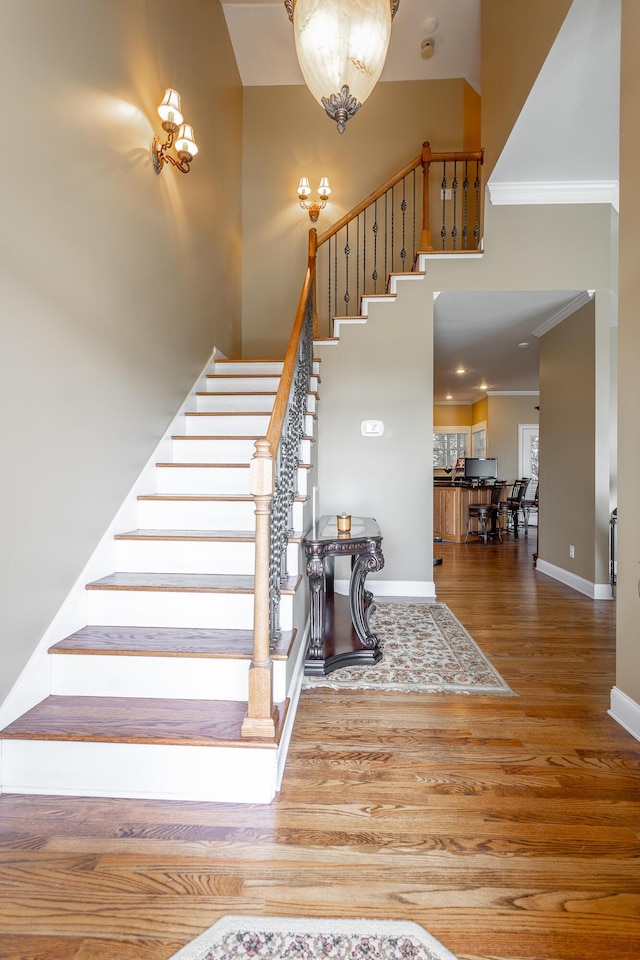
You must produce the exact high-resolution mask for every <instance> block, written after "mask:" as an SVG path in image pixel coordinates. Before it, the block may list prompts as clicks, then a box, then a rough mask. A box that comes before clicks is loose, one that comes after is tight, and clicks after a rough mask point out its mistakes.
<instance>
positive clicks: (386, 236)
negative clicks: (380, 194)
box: [384, 190, 389, 277]
mask: <svg viewBox="0 0 640 960" xmlns="http://www.w3.org/2000/svg"><path fill="white" fill-rule="evenodd" d="M388 200H389V191H388V190H387V192H386V193H385V195H384V275H385V277H386V276H387V274H388V273H389V271H388V269H387V261H388V250H389V212H388V206H389V204H388Z"/></svg>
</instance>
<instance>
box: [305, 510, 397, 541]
mask: <svg viewBox="0 0 640 960" xmlns="http://www.w3.org/2000/svg"><path fill="white" fill-rule="evenodd" d="M381 537H382V534H381V532H380V527H379V526H378V521H377V520H376V519H375V518H374V517H351V530H350V531H349V533H340V532H339V531H338V518H337V517H336V516H335V514H333V515H327V516H324V517H320V519H319V520H317V521H316V523H315V524H314V526H313V527H312V528H311V530H310V531H309V533H308V534H307V535H306V537H305V538H304V542H305V543H317V544H323V543H332V542H334V541H337V540H339V541H340V542H346V543H360V542H362V541H364V540H373V539H381Z"/></svg>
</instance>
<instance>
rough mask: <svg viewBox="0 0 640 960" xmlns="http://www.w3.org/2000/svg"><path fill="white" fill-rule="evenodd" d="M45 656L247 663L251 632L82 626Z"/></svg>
mask: <svg viewBox="0 0 640 960" xmlns="http://www.w3.org/2000/svg"><path fill="white" fill-rule="evenodd" d="M295 635H296V631H295V630H283V631H282V636H281V637H280V639H279V640H278V643H277V644H276V647H275V649H274V651H273V653H272V654H271V656H272V658H273V659H274V660H286V659H287V658H288V656H289V654H290V651H291V648H292V645H293V641H294V639H295ZM49 653H52V654H76V655H77V654H84V655H87V656H95V655H98V656H120V657H133V656H144V657H203V658H216V659H239V660H249V659H251V656H252V654H253V630H235V629H226V630H224V629H215V630H213V629H208V628H205V627H112V626H108V627H103V626H86V627H82V629H81V630H76V632H75V633H72V634H71V635H70V636H69V637H65V639H64V640H60V641H59V642H58V643H55V644H53V646H51V647H49Z"/></svg>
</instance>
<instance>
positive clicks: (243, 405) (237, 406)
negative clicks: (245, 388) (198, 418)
mask: <svg viewBox="0 0 640 960" xmlns="http://www.w3.org/2000/svg"><path fill="white" fill-rule="evenodd" d="M206 399H207V408H208V409H209V410H212V411H219V412H220V413H235V412H237V411H241V410H245V411H247V412H248V413H258V412H259V411H262V412H263V413H269V414H270V413H271V411H272V410H273V402H274V400H275V394H274V393H265V394H264V395H263V394H260V393H229V394H223V393H220V394H215V393H212V394H211V396H207V398H206ZM186 419H187V420H192V419H193V417H186ZM185 432H186V433H189V430H186V431H185Z"/></svg>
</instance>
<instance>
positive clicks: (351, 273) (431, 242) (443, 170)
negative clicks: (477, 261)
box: [316, 143, 484, 336]
mask: <svg viewBox="0 0 640 960" xmlns="http://www.w3.org/2000/svg"><path fill="white" fill-rule="evenodd" d="M483 155H484V152H483V151H482V150H472V151H461V152H449V153H433V152H432V150H431V146H430V144H429V143H425V144H423V147H422V153H421V154H420V155H419V156H417V157H415V158H414V159H413V160H411V161H410V162H409V163H408V164H407V165H406V166H404V167H403V168H402V170H399V171H398V173H396V174H395V175H394V176H393V177H390V178H389V179H388V180H387V181H386V182H385V183H383V184H382V185H381V186H380V187H378V189H377V190H374V191H373V193H371V194H369V196H368V197H366V199H365V200H363V201H362V202H361V203H359V204H357V206H355V207H354V208H353V209H352V210H350V211H349V212H348V213H347V214H345V215H344V217H342V218H341V219H340V220H338V221H337V223H334V225H333V226H332V227H330V228H329V229H328V230H326V231H325V232H324V233H322V234H320V236H319V237H318V240H317V246H318V249H320V248H321V247H324V248H325V249H324V250H323V253H322V256H321V257H319V259H318V267H317V277H318V280H317V285H318V286H317V297H316V303H317V314H318V317H319V318H320V328H321V329H320V330H317V331H316V335H317V336H320V335H324V336H326V335H328V336H331V335H332V333H333V330H332V321H333V318H334V317H348V316H353V315H358V313H359V312H360V299H361V297H363V296H365V295H371V294H382V293H385V291H386V290H387V282H388V278H389V275H390V274H392V273H404V272H407V271H411V270H413V269H414V266H415V262H416V256H417V254H418V253H419V252H431V253H454V252H465V251H466V252H472V251H476V250H477V249H478V246H479V243H480V213H481V211H480V166H481V164H482V162H483ZM420 167H421V168H422V170H421V171H420V170H419V169H418V168H420ZM431 210H435V211H437V215H436V217H434V223H435V224H437V225H436V226H435V227H434V228H432V225H431V223H432V221H431Z"/></svg>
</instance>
